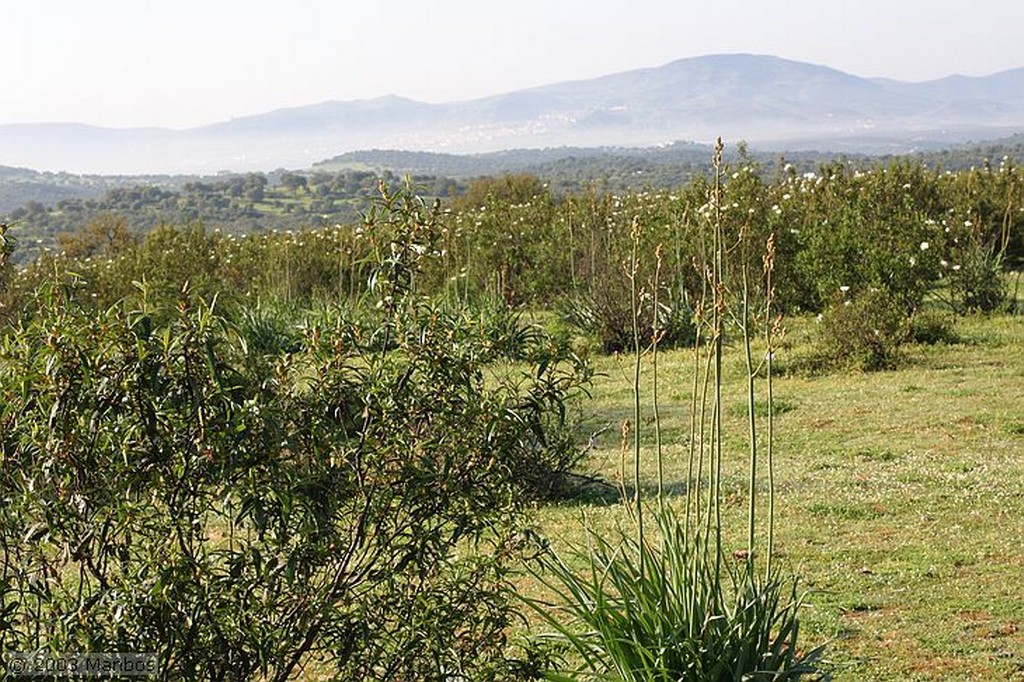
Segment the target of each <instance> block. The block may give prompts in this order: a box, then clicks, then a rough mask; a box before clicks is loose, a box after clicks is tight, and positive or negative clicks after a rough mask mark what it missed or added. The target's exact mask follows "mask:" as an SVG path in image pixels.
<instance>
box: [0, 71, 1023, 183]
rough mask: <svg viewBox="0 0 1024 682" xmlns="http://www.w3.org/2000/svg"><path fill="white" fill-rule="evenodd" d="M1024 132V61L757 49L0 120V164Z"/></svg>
mask: <svg viewBox="0 0 1024 682" xmlns="http://www.w3.org/2000/svg"><path fill="white" fill-rule="evenodd" d="M1022 129H1024V68H1022V69H1014V70H1010V71H1005V72H1002V73H997V74H994V75H991V76H987V77H966V76H950V77H948V78H943V79H940V80H936V81H931V82H925V83H902V82H897V81H892V80H886V79H871V78H860V77H857V76H852V75H850V74H847V73H843V72H841V71H837V70H835V69H831V68H828V67H825V66H818V65H813V64H805V63H801V62H794V61H790V60H785V59H780V58H777V57H769V56H760V55H744V54H736V55H713V56H708V57H698V58H693V59H682V60H678V61H675V62H672V63H669V64H666V65H664V66H661V67H657V68H649V69H639V70H634V71H627V72H623V73H617V74H612V75H608V76H603V77H600V78H594V79H591V80H582V81H573V82H566V83H558V84H554V85H548V86H543V87H538V88H531V89H527V90H520V91H516V92H510V93H506V94H501V95H495V96H492V97H484V98H480V99H475V100H470V101H464V102H449V103H444V104H426V103H423V102H415V101H412V100H409V99H405V98H402V97H396V96H388V97H381V98H377V99H372V100H361V101H349V102H324V103H320V104H314V105H311V106H304V107H295V108H290V109H281V110H277V111H272V112H269V113H264V114H258V115H254V116H246V117H242V118H237V119H233V120H231V121H225V122H222V123H216V124H213V125H207V126H202V127H199V128H193V129H189V130H183V131H170V130H158V129H151V128H146V129H130V130H111V129H103V128H94V127H89V126H83V125H77V124H49V125H7V126H0V164H4V165H11V166H27V167H31V168H37V169H46V170H70V171H76V172H102V173H154V172H160V173H213V172H216V171H219V170H235V171H245V170H269V169H273V168H278V167H290V168H302V167H308V166H309V165H311V164H312V163H314V162H316V161H318V160H320V159H325V158H330V157H334V156H336V155H338V154H342V153H344V152H346V151H352V150H357V149H368V148H391V149H408V150H415V151H432V152H447V153H482V152H490V151H497V150H502V149H512V148H547V147H562V146H576V147H595V146H602V147H607V146H649V145H656V144H663V143H666V142H670V141H675V140H692V141H696V142H700V143H709V142H712V141H713V140H714V138H715V137H717V136H722V137H724V138H726V139H727V140H730V141H736V140H740V139H743V140H747V141H748V142H750V143H751V145H752V146H755V147H762V148H765V149H781V148H788V149H794V150H798V149H811V148H816V149H820V150H837V151H847V152H849V151H864V152H888V153H896V152H901V151H915V150H920V149H928V148H934V147H938V146H948V145H951V144H955V143H958V142H963V141H966V140H971V139H974V140H978V139H984V138H991V137H999V136H1005V135H1008V134H1011V133H1013V132H1016V131H1020V130H1022Z"/></svg>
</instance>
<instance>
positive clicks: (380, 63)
mask: <svg viewBox="0 0 1024 682" xmlns="http://www.w3.org/2000/svg"><path fill="white" fill-rule="evenodd" d="M1022 26H1024V0H775V1H774V2H771V1H768V0H674V1H673V0H507V1H505V2H488V1H487V0H445V1H441V0H361V1H359V2H348V1H346V0H291V1H290V2H289V1H282V0H272V1H271V0H244V1H242V0H174V1H173V2H172V1H170V0H4V7H3V10H2V12H0V48H2V52H0V124H2V123H28V122H43V121H79V122H83V123H91V124H95V125H106V126H117V127H127V126H146V125H154V126H165V127H173V128H183V127H189V126H194V125H201V124H204V123H212V122H216V121H221V120H227V119H229V118H231V117H235V116H244V115H247V114H255V113H262V112H264V111H268V110H271V109H276V108H280V107H287V106H299V105H304V104H312V103H315V102H321V101H325V100H332V99H333V100H349V99H363V98H369V97H376V96H379V95H383V94H388V93H394V94H399V95H403V96H405V97H410V98H412V99H417V100H421V101H428V102H439V101H446V100H457V99H471V98H474V97H481V96H485V95H491V94H497V93H501V92H506V91H509V90H514V89H519V88H524V87H530V86H535V85H544V84H548V83H554V82H559V81H565V80H575V79H583V78H591V77H595V76H600V75H604V74H607V73H614V72H617V71H625V70H628V69H633V68H641V67H648V66H660V65H662V64H664V63H667V62H670V61H672V60H674V59H679V58H683V57H693V56H699V55H704V54H713V53H726V52H751V53H758V54H772V55H777V56H780V57H785V58H790V59H796V60H800V61H807V62H812V63H816V64H824V65H827V66H831V67H834V68H838V69H841V70H843V71H846V72H849V73H853V74H856V75H859V76H886V77H890V78H896V79H900V80H913V81H918V80H928V79H932V78H939V77H942V76H946V75H950V74H953V73H962V74H965V75H987V74H991V73H995V72H997V71H1002V70H1005V69H1010V68H1017V67H1022V66H1024V40H1021V35H1020V31H1021V27H1022Z"/></svg>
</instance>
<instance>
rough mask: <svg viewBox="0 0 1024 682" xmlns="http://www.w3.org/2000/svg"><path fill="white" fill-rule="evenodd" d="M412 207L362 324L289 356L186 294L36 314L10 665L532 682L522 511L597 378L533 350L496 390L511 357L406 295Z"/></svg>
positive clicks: (56, 302) (318, 322)
mask: <svg viewBox="0 0 1024 682" xmlns="http://www.w3.org/2000/svg"><path fill="white" fill-rule="evenodd" d="M403 202H404V203H402V204H401V205H398V204H397V203H393V204H390V205H388V206H385V207H384V210H383V211H382V213H381V214H378V215H377V216H376V217H375V219H376V220H378V221H380V222H381V225H380V227H381V228H382V229H384V230H389V231H390V239H391V242H390V243H391V244H393V245H394V246H387V245H386V244H382V245H381V247H382V253H383V254H384V255H385V256H386V258H382V259H381V260H380V261H378V262H377V264H376V265H375V268H376V272H377V273H378V277H377V279H376V282H375V284H374V287H373V292H374V295H375V296H376V297H377V299H376V303H377V305H371V306H370V308H368V310H372V311H376V312H374V313H367V314H365V315H364V316H363V318H362V319H361V322H360V323H359V325H355V324H354V323H353V322H352V321H351V320H349V319H346V318H345V317H344V316H342V315H339V314H332V313H325V314H323V315H320V316H318V317H317V318H316V319H313V320H311V321H309V322H308V323H307V324H305V325H303V327H302V328H301V329H300V330H299V331H298V332H297V333H295V334H294V335H293V334H292V332H289V333H288V334H287V337H286V339H285V340H286V343H276V342H275V341H274V337H275V334H279V333H280V327H279V325H276V323H270V324H264V323H263V322H261V321H260V319H259V316H253V317H251V318H249V319H246V320H242V324H240V325H239V326H236V325H235V324H233V323H232V322H231V320H230V319H229V318H227V317H225V316H222V315H221V314H220V313H218V311H217V309H216V305H215V304H214V303H213V302H208V301H205V300H203V299H202V298H199V297H195V296H191V295H189V293H188V292H187V291H185V292H183V293H182V294H181V295H180V296H179V301H178V305H177V306H176V307H174V308H171V309H167V308H165V307H163V306H161V305H157V306H154V305H153V304H150V303H149V302H148V297H147V294H146V292H145V290H143V291H142V292H141V294H140V296H138V297H136V298H135V299H134V302H123V303H121V304H119V305H115V306H113V307H111V308H109V309H107V310H106V311H100V312H97V311H95V310H92V309H88V308H85V307H83V306H80V305H78V304H77V303H75V301H76V300H77V299H78V298H79V297H78V296H76V295H75V293H74V292H71V291H60V290H56V291H54V290H50V291H46V290H44V291H42V292H41V293H40V294H39V298H38V299H37V305H36V306H35V308H34V310H32V311H31V312H30V313H27V314H26V315H25V316H24V318H23V319H22V320H21V321H20V322H19V323H17V324H15V326H14V327H13V328H12V329H10V330H9V331H8V332H7V333H6V334H5V336H4V337H3V339H2V346H0V490H2V491H3V493H2V495H3V501H2V502H3V503H2V505H0V509H2V511H0V551H2V555H0V620H2V623H0V647H2V648H3V650H5V651H24V652H31V651H40V650H41V651H52V652H74V651H155V652H157V653H158V654H159V657H160V663H161V675H162V678H163V679H247V678H250V677H254V676H259V677H261V678H264V679H277V680H283V679H288V678H290V677H292V676H294V675H295V674H297V673H298V672H299V671H300V670H302V669H303V668H307V667H312V668H313V669H315V670H317V671H321V672H324V673H329V674H330V675H332V676H335V677H337V678H339V679H396V680H430V679H436V680H440V679H452V678H453V677H458V678H459V679H506V678H510V677H514V676H515V675H517V667H516V665H517V664H516V663H515V661H514V660H512V659H510V657H509V652H508V648H507V642H506V639H505V637H506V632H507V626H508V625H509V623H510V621H511V620H512V619H513V618H515V617H517V611H516V608H515V607H514V605H513V604H512V602H511V601H510V600H511V592H510V588H509V585H508V582H507V580H506V575H507V572H508V570H509V567H510V565H511V563H512V562H513V561H514V560H515V558H516V555H517V542H518V541H517V539H516V538H517V531H518V527H519V511H520V509H521V506H522V502H523V500H524V499H525V498H526V497H527V496H529V495H531V494H538V492H537V491H538V490H539V489H540V490H542V488H538V487H537V486H538V485H539V482H541V481H543V479H544V475H543V474H544V473H547V474H552V475H553V474H555V473H557V472H554V471H552V470H551V462H552V461H561V460H559V459H558V458H559V457H565V456H567V454H566V453H567V452H568V448H569V443H568V437H567V436H566V434H565V432H564V431H563V430H562V429H563V427H564V426H565V421H564V420H565V415H566V403H567V401H568V400H569V398H570V397H571V395H572V393H573V392H574V391H575V390H577V389H578V388H579V386H580V385H581V381H582V376H581V374H580V373H579V370H580V367H579V366H578V365H575V364H573V363H572V362H565V360H566V359H567V358H566V357H565V356H562V355H559V354H558V353H557V352H556V349H553V348H552V347H551V345H550V344H549V343H548V341H547V339H546V337H544V336H543V335H541V334H540V333H534V334H523V335H521V336H520V337H519V338H518V340H517V341H516V342H515V343H512V344H511V345H512V346H514V350H515V352H516V357H517V358H519V359H520V361H521V362H525V363H526V364H525V365H524V370H523V371H518V370H511V369H510V370H507V371H505V372H501V373H498V372H494V371H492V370H491V369H490V364H491V363H493V362H494V361H495V360H496V359H498V358H499V357H503V355H502V354H506V355H507V354H508V353H509V351H510V350H513V349H512V348H510V347H509V346H505V347H502V348H501V349H499V350H496V349H495V345H494V343H493V338H492V337H490V336H487V335H483V334H474V333H472V331H471V330H470V331H467V329H466V327H465V325H463V324H462V320H461V318H459V317H458V316H456V315H451V314H445V313H443V312H441V311H439V310H438V309H437V308H435V307H433V306H430V305H427V304H425V303H424V302H422V301H421V300H419V299H417V298H416V296H415V294H414V291H413V289H412V288H411V287H410V286H409V283H410V281H411V279H412V275H413V274H414V271H415V268H416V262H415V259H414V258H412V254H414V253H415V251H414V250H411V249H409V246H410V245H411V244H414V243H415V242H414V241H413V240H414V239H415V238H417V235H415V234H413V232H414V231H417V230H421V229H429V226H430V219H431V216H430V214H429V213H428V212H426V210H425V209H424V207H422V206H421V205H419V204H418V203H416V202H415V200H413V199H412V198H406V199H403ZM162 298H163V297H162V296H161V297H160V299H161V300H162ZM371 303H372V302H371ZM257 339H259V342H258V343H256V342H254V341H255V340H257ZM523 358H525V359H526V360H525V361H524V360H522V359H523ZM553 450H554V451H556V455H551V454H550V453H551V452H552V451H553ZM550 457H555V460H551V459H545V458H550ZM525 474H530V475H529V476H528V475H525ZM531 476H532V478H531ZM531 486H532V487H531Z"/></svg>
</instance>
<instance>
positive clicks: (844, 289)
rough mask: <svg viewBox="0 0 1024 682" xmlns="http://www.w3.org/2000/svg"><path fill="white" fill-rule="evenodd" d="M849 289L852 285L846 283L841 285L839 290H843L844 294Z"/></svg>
mask: <svg viewBox="0 0 1024 682" xmlns="http://www.w3.org/2000/svg"><path fill="white" fill-rule="evenodd" d="M849 290H850V287H848V286H846V285H845V284H844V285H843V286H841V287H839V291H841V292H843V293H844V294H845V293H846V292H847V291H849Z"/></svg>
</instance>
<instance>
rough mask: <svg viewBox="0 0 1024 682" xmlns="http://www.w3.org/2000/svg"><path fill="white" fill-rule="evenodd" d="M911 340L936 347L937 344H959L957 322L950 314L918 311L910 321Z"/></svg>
mask: <svg viewBox="0 0 1024 682" xmlns="http://www.w3.org/2000/svg"><path fill="white" fill-rule="evenodd" d="M909 337H910V340H911V341H913V342H914V343H923V344H926V345H929V346H934V345H935V344H937V343H959V342H960V336H959V335H958V334H957V333H956V321H955V320H954V319H953V318H952V317H950V316H949V315H948V314H947V315H943V314H941V313H939V312H936V311H932V310H923V311H918V312H917V313H916V314H915V315H914V316H913V317H912V318H911V319H910V333H909Z"/></svg>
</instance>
